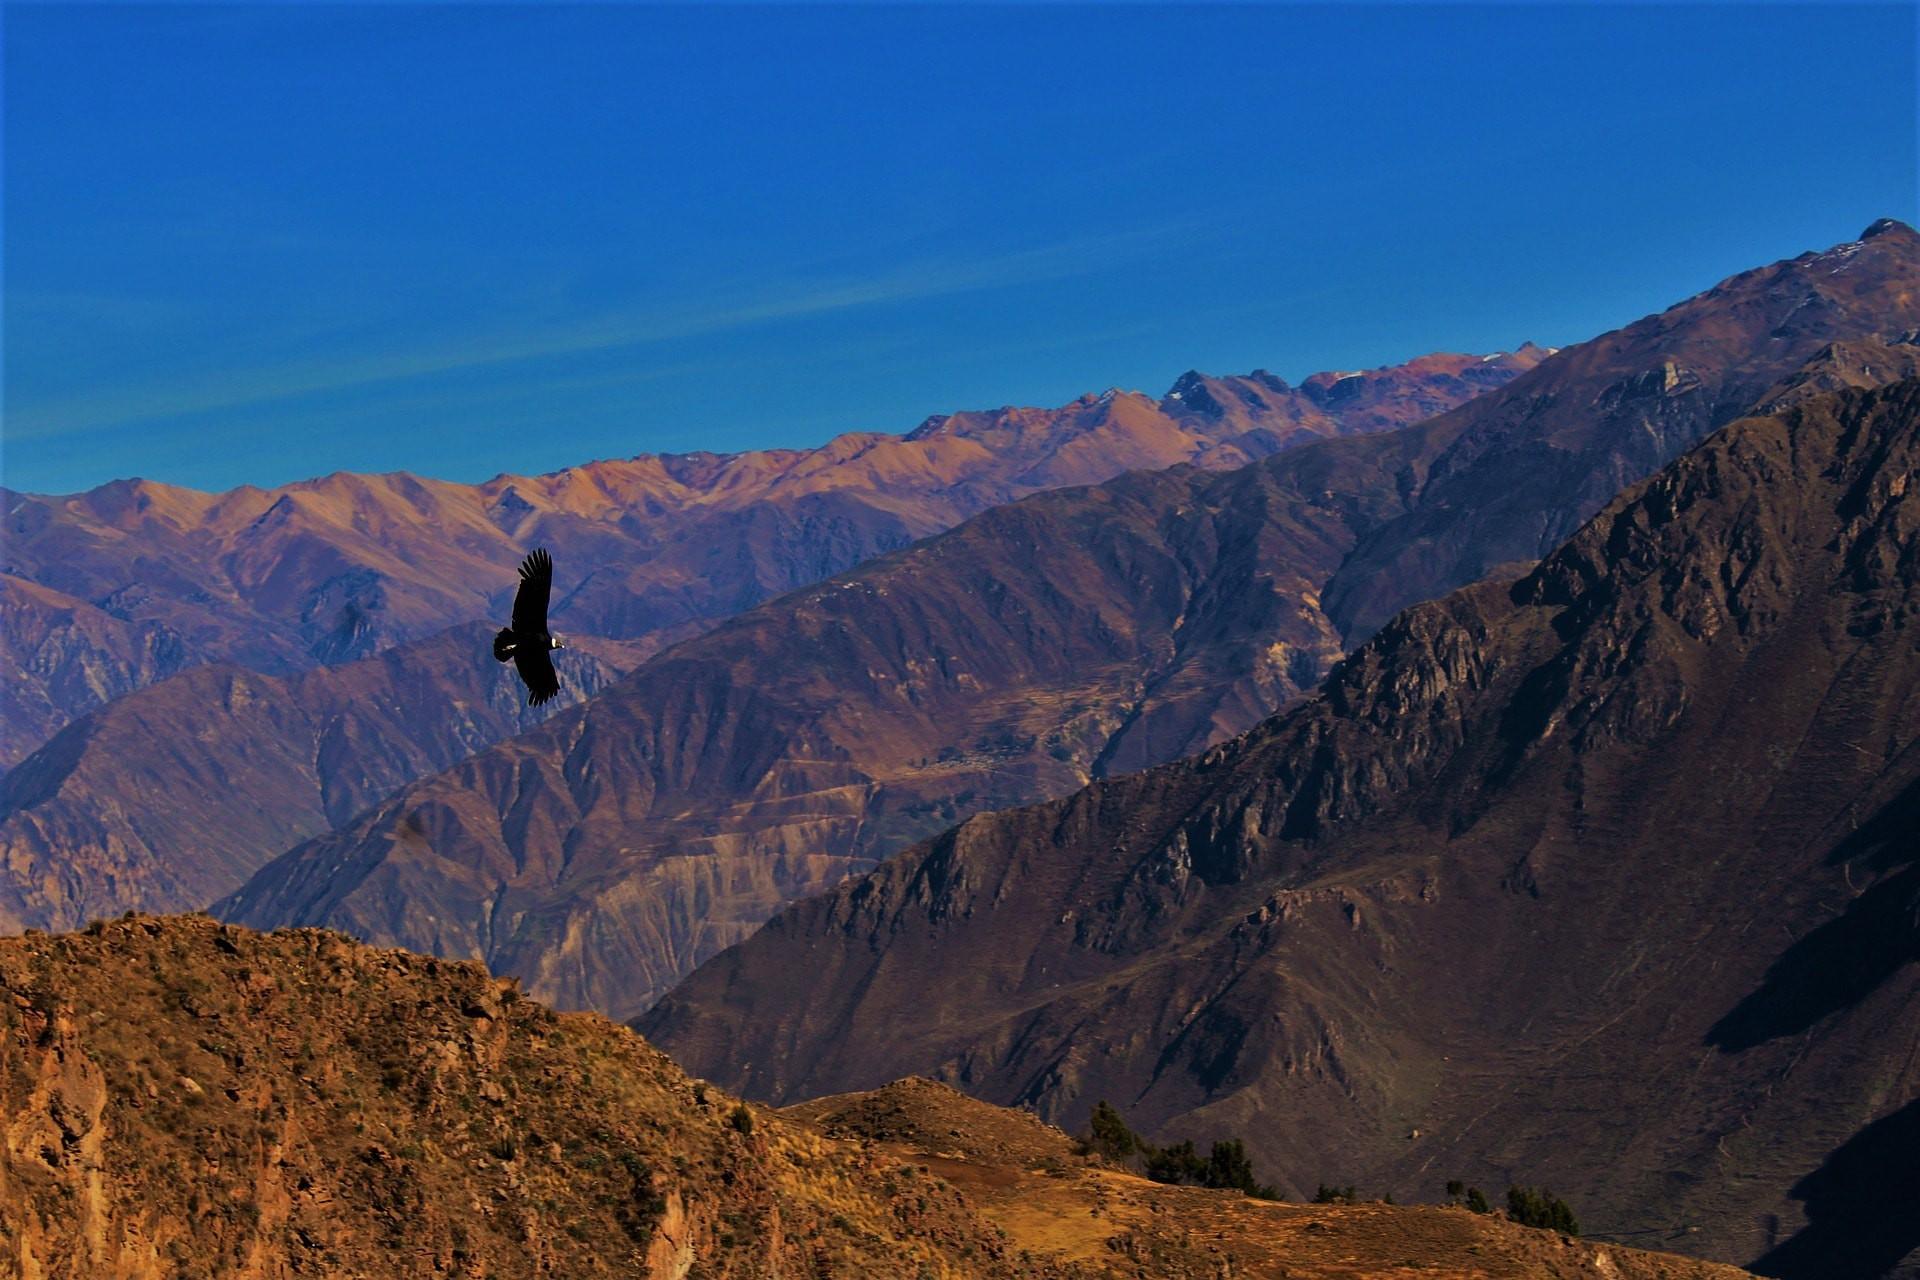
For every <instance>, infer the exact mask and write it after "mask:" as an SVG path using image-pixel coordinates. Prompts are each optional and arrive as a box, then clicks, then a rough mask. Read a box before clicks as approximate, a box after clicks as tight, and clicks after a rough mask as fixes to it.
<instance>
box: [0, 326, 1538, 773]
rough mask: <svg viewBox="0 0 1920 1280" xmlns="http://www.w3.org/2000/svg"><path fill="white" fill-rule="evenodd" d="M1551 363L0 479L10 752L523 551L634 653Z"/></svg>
mask: <svg viewBox="0 0 1920 1280" xmlns="http://www.w3.org/2000/svg"><path fill="white" fill-rule="evenodd" d="M1543 354H1544V353H1543V352H1542V351H1540V350H1539V349H1538V348H1535V347H1532V346H1527V347H1523V348H1522V349H1520V350H1519V351H1516V352H1512V353H1500V354H1497V355H1494V356H1487V357H1481V356H1471V355H1444V354H1436V355H1430V356H1424V357H1421V358H1420V359H1417V360H1413V361H1410V362H1408V363H1406V364H1403V365H1396V366H1392V367H1389V368H1382V369H1374V370H1368V371H1366V372H1362V373H1352V374H1316V375H1314V376H1313V377H1310V378H1308V379H1307V380H1306V381H1305V382H1304V383H1302V384H1301V385H1300V386H1298V387H1294V386H1289V385H1288V384H1287V383H1286V382H1285V381H1283V380H1282V379H1280V378H1276V377H1274V376H1273V375H1272V374H1269V373H1265V372H1255V373H1253V374H1250V375H1248V376H1245V377H1228V378H1212V377H1207V376H1205V375H1202V374H1199V373H1188V374H1186V375H1184V376H1183V377H1182V378H1181V379H1180V380H1179V381H1178V382H1177V383H1175V384H1174V386H1173V387H1172V388H1171V389H1170V390H1169V391H1168V393H1167V394H1166V395H1164V396H1161V397H1159V398H1158V399H1155V398H1154V397H1151V396H1146V395H1142V394H1140V393H1138V392H1119V391H1115V392H1111V393H1108V394H1105V395H1098V396H1095V395H1088V396H1084V397H1082V398H1081V399H1079V400H1076V401H1074V402H1073V403H1071V404H1068V405H1064V406H1061V407H1060V408H1057V409H1016V408H1006V409H1000V410H995V411H991V412H975V413H958V414H949V415H942V416H939V417H935V418H929V419H928V420H927V421H926V422H924V423H923V424H921V426H920V427H919V428H918V429H917V430H915V431H913V432H911V433H909V434H906V435H887V434H883V433H880V432H855V433H849V434H847V435H843V436H839V437H837V438H835V439H833V440H831V441H829V442H828V443H826V444H824V445H821V446H819V447H818V448H813V449H774V450H759V451H753V452H748V453H739V454H713V453H698V454H684V455H673V454H659V455H641V456H639V457H635V458H628V459H624V460H618V461H604V462H592V463H587V464H585V465H583V466H578V467H570V468H568V469H566V470H563V471H557V472H553V473H551V474H548V475H541V476H512V475H502V476H498V477H496V478H494V479H493V480H490V481H488V482H486V483H485V484H479V485H469V484H454V483H448V482H445V481H439V480H433V479H428V478H425V477H421V476H414V475H409V474H407V473H405V472H396V473H393V474H389V475H356V474H353V473H348V472H337V473H335V474H333V475H329V476H323V477H320V478H318V479H314V480H305V481H301V482H299V483H296V484H289V485H283V486H280V487H278V488H273V489H261V488H256V487H254V486H250V485H249V486H242V487H241V488H238V489H233V490H230V491H228V492H225V493H202V492H200V491H198V490H193V489H187V488H182V487H180V486H177V485H168V484H160V483H156V482H153V481H149V480H120V481H115V482H113V483H111V484H107V485H102V486H100V487H99V488H97V489H92V490H89V491H87V492H85V493H80V494H72V495H66V496H43V495H35V494H22V493H12V492H8V491H5V490H0V512H3V513H4V520H5V530H6V539H5V547H6V552H5V562H4V564H0V638H3V639H4V640H5V643H4V645H0V718H3V719H4V723H5V726H6V732H5V735H4V737H0V766H5V765H9V764H12V763H13V762H14V761H16V760H18V759H20V758H21V757H22V756H24V755H25V754H26V753H27V752H29V751H31V750H32V749H33V748H34V747H35V746H36V745H38V744H39V743H40V742H42V741H44V740H45V739H46V738H47V737H48V736H50V735H51V734H52V733H53V732H55V731H56V730H57V729H59V728H60V727H61V726H62V725H63V724H65V723H66V722H67V721H69V720H70V719H72V718H73V717H74V716H76V715H80V714H83V713H84V712H86V711H88V710H90V709H92V708H93V707H95V706H98V705H100V704H102V703H103V702H105V701H107V700H108V699H110V698H112V697H115V696H118V695H119V694H121V693H125V692H127V691H129V690H131V689H135V688H139V687H142V686H143V685H145V684H147V683H150V682H151V681H153V680H156V679H160V678H162V677H165V676H167V675H170V674H172V673H174V672H176V671H180V670H183V669H186V668H188V667H191V666H196V665H199V664H201V663H206V662H226V663H231V664H234V665H237V666H241V667H245V668H247V669H249V670H253V671H257V672H262V673H266V674H285V673H287V672H290V671H295V670H300V669H304V668H306V667H310V666H313V665H315V664H321V663H337V662H345V661H351V660H353V659H355V658H362V657H366V656H368V655H370V654H373V653H376V652H379V651H380V650H383V649H385V648H388V647H390V646H392V645H395V644H399V643H403V642H405V641H409V640H419V639H422V638H425V637H426V636H428V635H431V634H432V633H434V632H437V631H440V630H442V629H444V628H446V627H448V626H451V625H454V624H456V623H462V622H467V621H470V620H472V619H475V618H484V617H495V616H499V615H501V614H503V613H504V612H505V608H506V603H507V599H508V597H509V596H510V595H511V593H512V589H513V583H514V576H513V566H514V564H515V563H516V562H517V561H518V560H519V559H520V557H521V556H522V555H523V554H524V553H525V552H526V551H528V550H530V549H531V548H532V547H534V546H546V547H548V548H549V549H551V550H552V551H553V552H554V554H555V556H556V558H557V559H558V561H559V563H560V566H561V570H562V580H561V581H562V585H561V589H560V591H559V593H558V594H557V596H556V598H555V602H554V604H555V608H554V621H555V625H556V626H557V627H558V628H559V629H560V630H561V631H562V632H564V633H570V634H591V635H598V636H602V637H608V638H615V639H621V640H625V641H629V642H632V643H633V644H634V645H636V646H637V648H638V651H640V652H645V651H648V650H651V649H655V648H658V647H660V646H661V645H662V644H663V643H665V642H668V641H670V640H673V639H676V638H679V637H682V636H686V635H689V634H693V633H695V632H697V631H699V630H700V629H702V628H704V627H706V626H710V625H712V623H713V622H715V621H717V620H718V619H720V618H724V617H727V616H729V615H731V614H734V613H737V612H739V611H740V610H742V609H745V608H748V607H750V606H752V605H754V604H757V603H759V602H760V601H762V600H765V599H767V598H768V597H770V596H773V595H777V594H779V593H780V592H782V591H787V590H790V589H792V588H794V587H798V586H803V585H805V584H807V583H810V582H816V581H818V580H819V579H821V578H824V577H826V576H828V575H829V574H832V573H836V572H838V571H840V570H842V569H846V568H848V567H850V566H852V565H855V564H858V563H859V562H861V561H863V560H866V559H868V558H870V557H872V556H874V555H877V554H879V553H880V552H883V551H888V550H891V549H893V548H895V547H899V546H903V545H905V544H906V543H908V542H911V541H913V540H914V539H916V538H920V537H924V536H926V535H928V534H930V533H934V532H937V531H939V530H941V529H945V528H948V527H950V526H952V525H954V524H956V523H958V522H959V521H960V520H962V519H965V518H966V517H967V516H970V515H972V514H974V513H975V512H978V511H981V510H984V509H985V508H987V507H990V506H994V505H996V504H998V503H1002V502H1007V501H1010V500H1012V499H1014V498H1017V497H1020V496H1023V495H1025V494H1029V493H1034V492H1036V491H1038V490H1042V489H1049V488H1056V487H1059V486H1062V485H1072V484H1089V483H1094V482H1097V481H1101V480H1105V479H1108V478H1109V477H1111V476H1114V475H1117V474H1119V473H1120V472H1122V471H1126V470H1130V469H1135V468H1143V467H1145V468H1158V467H1167V466H1171V465H1173V464H1175V463H1181V462H1193V463H1197V464H1199V465H1202V466H1207V467H1231V466H1236V465H1240V464H1242V463H1245V462H1248V461H1251V460H1253V459H1256V458H1262V457H1265V456H1267V455H1269V454H1271V453H1274V452H1276V451H1279V450H1283V449H1286V448H1290V447H1292V446H1293V445H1295V444H1298V443H1300V442H1302V441H1307V440H1315V439H1320V438H1323V437H1328V436H1341V435H1348V434H1353V433H1357V432H1367V431H1378V430H1385V429H1389V428H1392V427H1399V426H1405V425H1407V424H1408V423H1411V422H1417V421H1419V420H1421V419H1423V418H1428V417H1431V416H1432V415H1434V414H1436V413H1439V412H1441V411H1443V410H1445V409H1449V408H1452V407H1453V406H1455V405H1458V404H1460V403H1462V402H1463V401H1465V400H1468V399H1471V398H1472V397H1473V396H1476V395H1478V394H1480V393H1482V392H1484V391H1487V390H1490V389H1492V388H1494V387H1498V386H1500V385H1502V384H1503V383H1505V382H1507V381H1509V380H1511V379H1512V378H1513V377H1514V376H1515V375H1517V374H1519V373H1522V372H1524V371H1526V370H1527V369H1530V368H1532V367H1533V366H1534V365H1535V364H1537V363H1538V362H1539V359H1540V358H1541V356H1542V355H1543Z"/></svg>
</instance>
